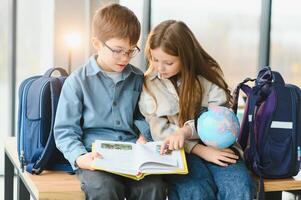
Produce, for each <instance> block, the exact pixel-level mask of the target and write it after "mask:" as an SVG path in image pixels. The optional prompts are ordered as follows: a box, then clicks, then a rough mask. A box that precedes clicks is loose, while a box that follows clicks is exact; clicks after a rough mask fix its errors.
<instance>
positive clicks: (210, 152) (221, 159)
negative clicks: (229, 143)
mask: <svg viewBox="0 0 301 200" xmlns="http://www.w3.org/2000/svg"><path fill="white" fill-rule="evenodd" d="M192 152H193V153H195V154H196V155H198V156H200V157H201V158H203V159H204V160H206V161H208V162H211V163H214V164H217V165H219V166H222V167H227V166H228V165H229V164H233V163H236V160H237V159H239V157H238V156H237V155H235V153H234V152H233V151H232V150H231V149H229V148H227V149H216V148H214V147H210V146H204V145H200V144H197V145H196V146H195V147H194V148H193V149H192Z"/></svg>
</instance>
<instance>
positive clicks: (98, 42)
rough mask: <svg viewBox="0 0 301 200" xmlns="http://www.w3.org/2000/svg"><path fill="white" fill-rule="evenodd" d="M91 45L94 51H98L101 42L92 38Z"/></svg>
mask: <svg viewBox="0 0 301 200" xmlns="http://www.w3.org/2000/svg"><path fill="white" fill-rule="evenodd" d="M91 40H92V45H93V47H94V49H96V50H99V49H100V47H101V46H102V42H101V41H100V40H99V39H98V38H97V37H92V39H91Z"/></svg>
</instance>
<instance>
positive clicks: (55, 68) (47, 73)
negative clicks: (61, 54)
mask: <svg viewBox="0 0 301 200" xmlns="http://www.w3.org/2000/svg"><path fill="white" fill-rule="evenodd" d="M55 71H58V72H60V74H61V76H68V73H67V72H66V70H65V69H64V68H62V67H53V68H50V69H48V70H47V71H46V72H45V74H44V75H43V76H44V77H51V75H52V73H53V72H55Z"/></svg>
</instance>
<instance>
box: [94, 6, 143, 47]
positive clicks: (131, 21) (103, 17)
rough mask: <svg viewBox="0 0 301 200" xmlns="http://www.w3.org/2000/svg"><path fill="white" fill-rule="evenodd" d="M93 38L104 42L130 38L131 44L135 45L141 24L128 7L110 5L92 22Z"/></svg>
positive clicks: (95, 16)
mask: <svg viewBox="0 0 301 200" xmlns="http://www.w3.org/2000/svg"><path fill="white" fill-rule="evenodd" d="M92 36H94V37H96V38H97V39H99V40H100V41H103V42H105V41H107V40H109V39H111V38H120V39H124V38H128V39H129V41H130V44H131V45H135V44H137V42H138V40H139V36H140V22H139V21H138V19H137V16H136V15H135V14H134V13H133V12H132V11H131V10H130V9H128V8H127V7H125V6H121V5H119V4H110V5H107V6H105V7H102V8H100V9H98V10H97V11H96V13H95V15H94V17H93V21H92Z"/></svg>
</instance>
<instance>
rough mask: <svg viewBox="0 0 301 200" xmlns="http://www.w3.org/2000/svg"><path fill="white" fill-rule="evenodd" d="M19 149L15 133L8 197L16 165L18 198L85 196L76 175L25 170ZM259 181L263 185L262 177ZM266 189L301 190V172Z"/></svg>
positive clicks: (275, 192) (275, 193)
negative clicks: (38, 172)
mask: <svg viewBox="0 0 301 200" xmlns="http://www.w3.org/2000/svg"><path fill="white" fill-rule="evenodd" d="M19 166H20V163H19V160H18V153H17V142H16V138H15V137H10V138H7V139H6V142H5V183H4V191H5V200H13V191H14V190H13V181H14V180H13V177H14V169H16V172H17V199H18V200H20V199H22V200H23V199H24V200H25V199H26V200H27V199H29V198H30V195H31V196H32V197H33V198H34V199H41V200H42V199H45V200H46V199H47V200H52V199H53V200H54V199H55V200H83V199H85V195H84V193H83V192H82V191H81V189H80V182H79V180H78V179H77V177H76V176H74V175H69V174H67V173H64V172H54V171H44V172H43V173H42V174H41V175H32V174H30V173H27V172H22V171H21V169H20V167H19ZM256 179H257V183H258V186H259V180H258V178H256ZM264 190H265V192H266V196H267V198H266V199H273V200H276V199H281V191H293V190H294V191H301V173H299V174H298V175H297V176H296V177H292V178H286V179H265V180H264Z"/></svg>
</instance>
